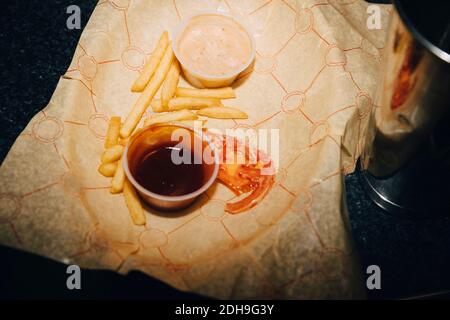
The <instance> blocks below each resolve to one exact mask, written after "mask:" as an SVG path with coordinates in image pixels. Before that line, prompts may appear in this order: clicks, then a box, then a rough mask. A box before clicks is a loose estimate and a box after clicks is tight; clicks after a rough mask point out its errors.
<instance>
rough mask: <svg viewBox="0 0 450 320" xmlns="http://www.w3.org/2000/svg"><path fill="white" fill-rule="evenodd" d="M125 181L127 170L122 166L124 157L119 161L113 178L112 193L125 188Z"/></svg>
mask: <svg viewBox="0 0 450 320" xmlns="http://www.w3.org/2000/svg"><path fill="white" fill-rule="evenodd" d="M124 181H125V171H123V167H122V159H120V160H119V161H118V162H117V168H116V172H115V173H114V177H113V178H112V180H111V189H110V191H111V193H119V192H122V190H123V184H124Z"/></svg>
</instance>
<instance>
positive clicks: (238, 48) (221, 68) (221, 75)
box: [172, 11, 256, 88]
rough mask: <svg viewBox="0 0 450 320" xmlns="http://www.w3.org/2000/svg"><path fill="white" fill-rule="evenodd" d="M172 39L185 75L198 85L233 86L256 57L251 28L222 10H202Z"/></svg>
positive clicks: (187, 21) (182, 25)
mask: <svg viewBox="0 0 450 320" xmlns="http://www.w3.org/2000/svg"><path fill="white" fill-rule="evenodd" d="M172 39H174V41H173V42H172V47H173V52H174V54H175V56H176V57H177V59H178V61H179V62H180V64H181V67H182V70H183V73H184V76H185V78H186V79H187V80H188V81H189V82H190V83H191V84H192V85H193V86H195V87H198V88H217V87H225V86H229V85H230V84H231V83H232V82H233V81H235V80H236V78H237V77H238V76H239V74H241V73H243V72H245V71H246V70H248V69H249V68H250V66H251V64H252V62H253V60H254V59H255V51H256V50H255V44H254V39H253V37H252V35H251V33H250V32H249V30H248V29H247V28H245V27H244V25H243V23H240V22H239V21H238V20H237V19H236V18H234V17H232V16H230V15H228V14H225V13H221V12H216V11H213V12H202V13H198V14H196V15H192V16H189V17H187V18H185V19H183V20H182V21H181V22H180V24H179V26H178V27H177V28H176V30H175V32H174V34H173V37H172Z"/></svg>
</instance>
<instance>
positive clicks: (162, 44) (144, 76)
mask: <svg viewBox="0 0 450 320" xmlns="http://www.w3.org/2000/svg"><path fill="white" fill-rule="evenodd" d="M168 45H169V34H168V32H167V31H164V32H163V33H162V35H161V37H160V38H159V41H158V44H157V45H156V47H155V49H154V50H153V53H152V55H151V56H150V58H149V59H148V62H147V63H146V64H145V66H144V69H143V70H142V73H141V75H140V76H139V78H137V79H136V81H135V82H134V83H133V86H132V87H131V91H133V92H141V91H142V90H144V88H145V86H146V85H147V83H148V82H149V81H150V79H151V77H152V75H153V74H154V73H155V70H156V68H157V67H158V65H159V63H160V61H161V58H162V57H163V55H164V52H165V51H166V48H167V46H168Z"/></svg>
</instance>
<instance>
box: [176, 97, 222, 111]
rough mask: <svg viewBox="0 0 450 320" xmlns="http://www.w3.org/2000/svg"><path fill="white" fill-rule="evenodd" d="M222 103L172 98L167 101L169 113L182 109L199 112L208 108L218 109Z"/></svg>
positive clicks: (207, 99) (208, 100) (204, 99)
mask: <svg viewBox="0 0 450 320" xmlns="http://www.w3.org/2000/svg"><path fill="white" fill-rule="evenodd" d="M220 106H222V102H220V100H219V99H212V98H174V99H171V100H170V101H169V111H177V110H182V109H191V110H199V109H203V108H209V107H220Z"/></svg>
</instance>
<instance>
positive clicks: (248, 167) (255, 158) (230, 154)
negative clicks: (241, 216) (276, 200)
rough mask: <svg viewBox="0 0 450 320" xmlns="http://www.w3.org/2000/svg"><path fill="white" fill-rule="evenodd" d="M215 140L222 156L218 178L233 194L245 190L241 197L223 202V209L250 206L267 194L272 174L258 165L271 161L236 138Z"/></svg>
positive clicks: (267, 165)
mask: <svg viewBox="0 0 450 320" xmlns="http://www.w3.org/2000/svg"><path fill="white" fill-rule="evenodd" d="M227 142H232V143H233V146H234V147H233V148H231V147H230V148H227ZM215 144H216V146H219V147H220V153H221V159H222V163H221V164H220V168H219V174H218V176H217V178H218V179H219V181H220V182H221V183H223V184H224V185H225V186H227V187H228V188H229V189H230V190H231V191H232V192H233V193H234V194H235V195H237V196H239V195H242V194H245V193H249V195H248V196H246V197H245V198H243V199H241V200H238V201H236V202H233V203H227V205H226V207H225V211H227V212H229V213H232V214H235V213H239V212H242V211H246V210H248V209H250V208H252V207H254V206H255V205H256V204H257V203H258V202H260V201H261V200H262V199H263V198H264V197H265V196H266V195H267V193H268V192H269V190H270V188H271V187H272V185H273V183H274V181H275V179H274V175H273V174H270V175H265V174H262V169H270V168H272V162H271V161H270V160H268V157H267V156H265V155H264V154H262V153H261V152H260V151H258V150H254V149H251V148H250V147H249V146H248V145H247V144H243V143H242V142H240V141H238V140H237V139H236V138H231V139H230V138H229V137H226V138H223V137H222V138H221V142H220V144H219V143H217V141H216V143H215ZM240 147H241V148H240ZM242 147H243V148H242ZM242 151H244V154H241V152H242ZM238 160H239V161H238ZM242 160H243V161H242ZM262 160H264V161H262ZM241 162H242V163H241Z"/></svg>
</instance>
